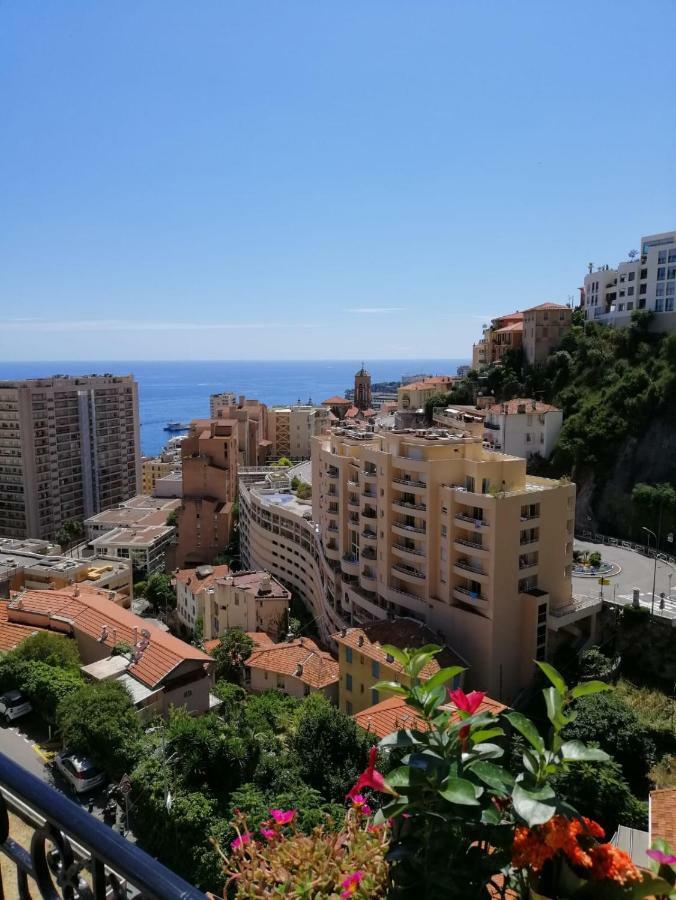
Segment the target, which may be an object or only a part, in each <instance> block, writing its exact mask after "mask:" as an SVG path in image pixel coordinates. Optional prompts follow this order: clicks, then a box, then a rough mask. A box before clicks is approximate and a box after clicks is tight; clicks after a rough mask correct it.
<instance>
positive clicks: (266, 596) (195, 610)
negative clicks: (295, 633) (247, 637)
mask: <svg viewBox="0 0 676 900" xmlns="http://www.w3.org/2000/svg"><path fill="white" fill-rule="evenodd" d="M175 583H176V612H177V615H178V618H179V620H180V621H181V622H182V623H183V625H185V627H186V628H188V629H190V630H194V627H195V621H196V620H197V619H198V618H199V619H201V620H202V622H203V629H204V638H205V640H212V639H214V638H218V637H219V636H220V635H221V634H223V632H224V631H226V630H227V629H228V628H241V629H243V630H244V631H262V632H266V633H268V634H271V635H274V637H277V636H278V634H279V633H280V631H282V630H283V629H284V628H285V627H286V625H287V619H288V609H289V604H290V603H291V592H290V591H289V590H287V589H286V588H285V587H283V586H282V585H281V584H280V583H279V582H278V581H277V580H276V579H274V578H272V577H271V576H270V575H269V574H268V573H267V572H250V571H242V572H231V571H230V569H229V568H228V566H198V567H197V568H196V569H182V570H179V571H178V572H176V574H175Z"/></svg>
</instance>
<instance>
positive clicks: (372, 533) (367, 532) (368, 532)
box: [361, 528, 378, 541]
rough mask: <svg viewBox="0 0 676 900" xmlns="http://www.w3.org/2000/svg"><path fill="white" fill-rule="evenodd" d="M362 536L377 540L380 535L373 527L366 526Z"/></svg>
mask: <svg viewBox="0 0 676 900" xmlns="http://www.w3.org/2000/svg"><path fill="white" fill-rule="evenodd" d="M361 536H362V537H363V538H364V539H365V540H367V541H375V540H376V539H377V537H378V535H377V534H376V532H375V531H374V530H373V529H372V528H365V529H364V530H363V531H362V533H361Z"/></svg>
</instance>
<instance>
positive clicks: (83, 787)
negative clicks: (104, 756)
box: [54, 750, 106, 794]
mask: <svg viewBox="0 0 676 900" xmlns="http://www.w3.org/2000/svg"><path fill="white" fill-rule="evenodd" d="M54 765H55V766H56V768H57V769H58V770H59V772H60V773H61V774H62V775H63V777H64V778H65V779H66V781H67V782H68V784H69V785H70V786H71V787H72V788H73V790H74V791H75V793H76V794H84V793H86V792H87V791H92V790H93V789H94V788H96V787H99V785H101V784H105V781H106V773H105V772H104V771H103V770H102V769H98V768H97V767H96V766H95V765H94V763H93V762H92V761H91V760H90V759H87V757H86V756H78V755H77V753H71V752H69V751H67V750H64V752H63V753H58V754H57V755H56V756H55V757H54Z"/></svg>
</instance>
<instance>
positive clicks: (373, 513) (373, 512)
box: [362, 507, 377, 519]
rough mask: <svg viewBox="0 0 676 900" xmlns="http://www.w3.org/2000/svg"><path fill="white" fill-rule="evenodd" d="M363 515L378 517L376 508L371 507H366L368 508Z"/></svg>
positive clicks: (370, 517) (369, 517)
mask: <svg viewBox="0 0 676 900" xmlns="http://www.w3.org/2000/svg"><path fill="white" fill-rule="evenodd" d="M362 516H364V517H365V518H366V519H376V518H377V513H376V511H375V509H370V508H369V507H366V509H365V510H364V511H363V512H362Z"/></svg>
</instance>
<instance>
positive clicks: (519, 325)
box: [495, 322, 523, 334]
mask: <svg viewBox="0 0 676 900" xmlns="http://www.w3.org/2000/svg"><path fill="white" fill-rule="evenodd" d="M506 331H509V332H511V331H523V322H512V323H511V324H509V325H505V326H504V327H503V328H496V329H495V333H496V334H504V333H505V332H506Z"/></svg>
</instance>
